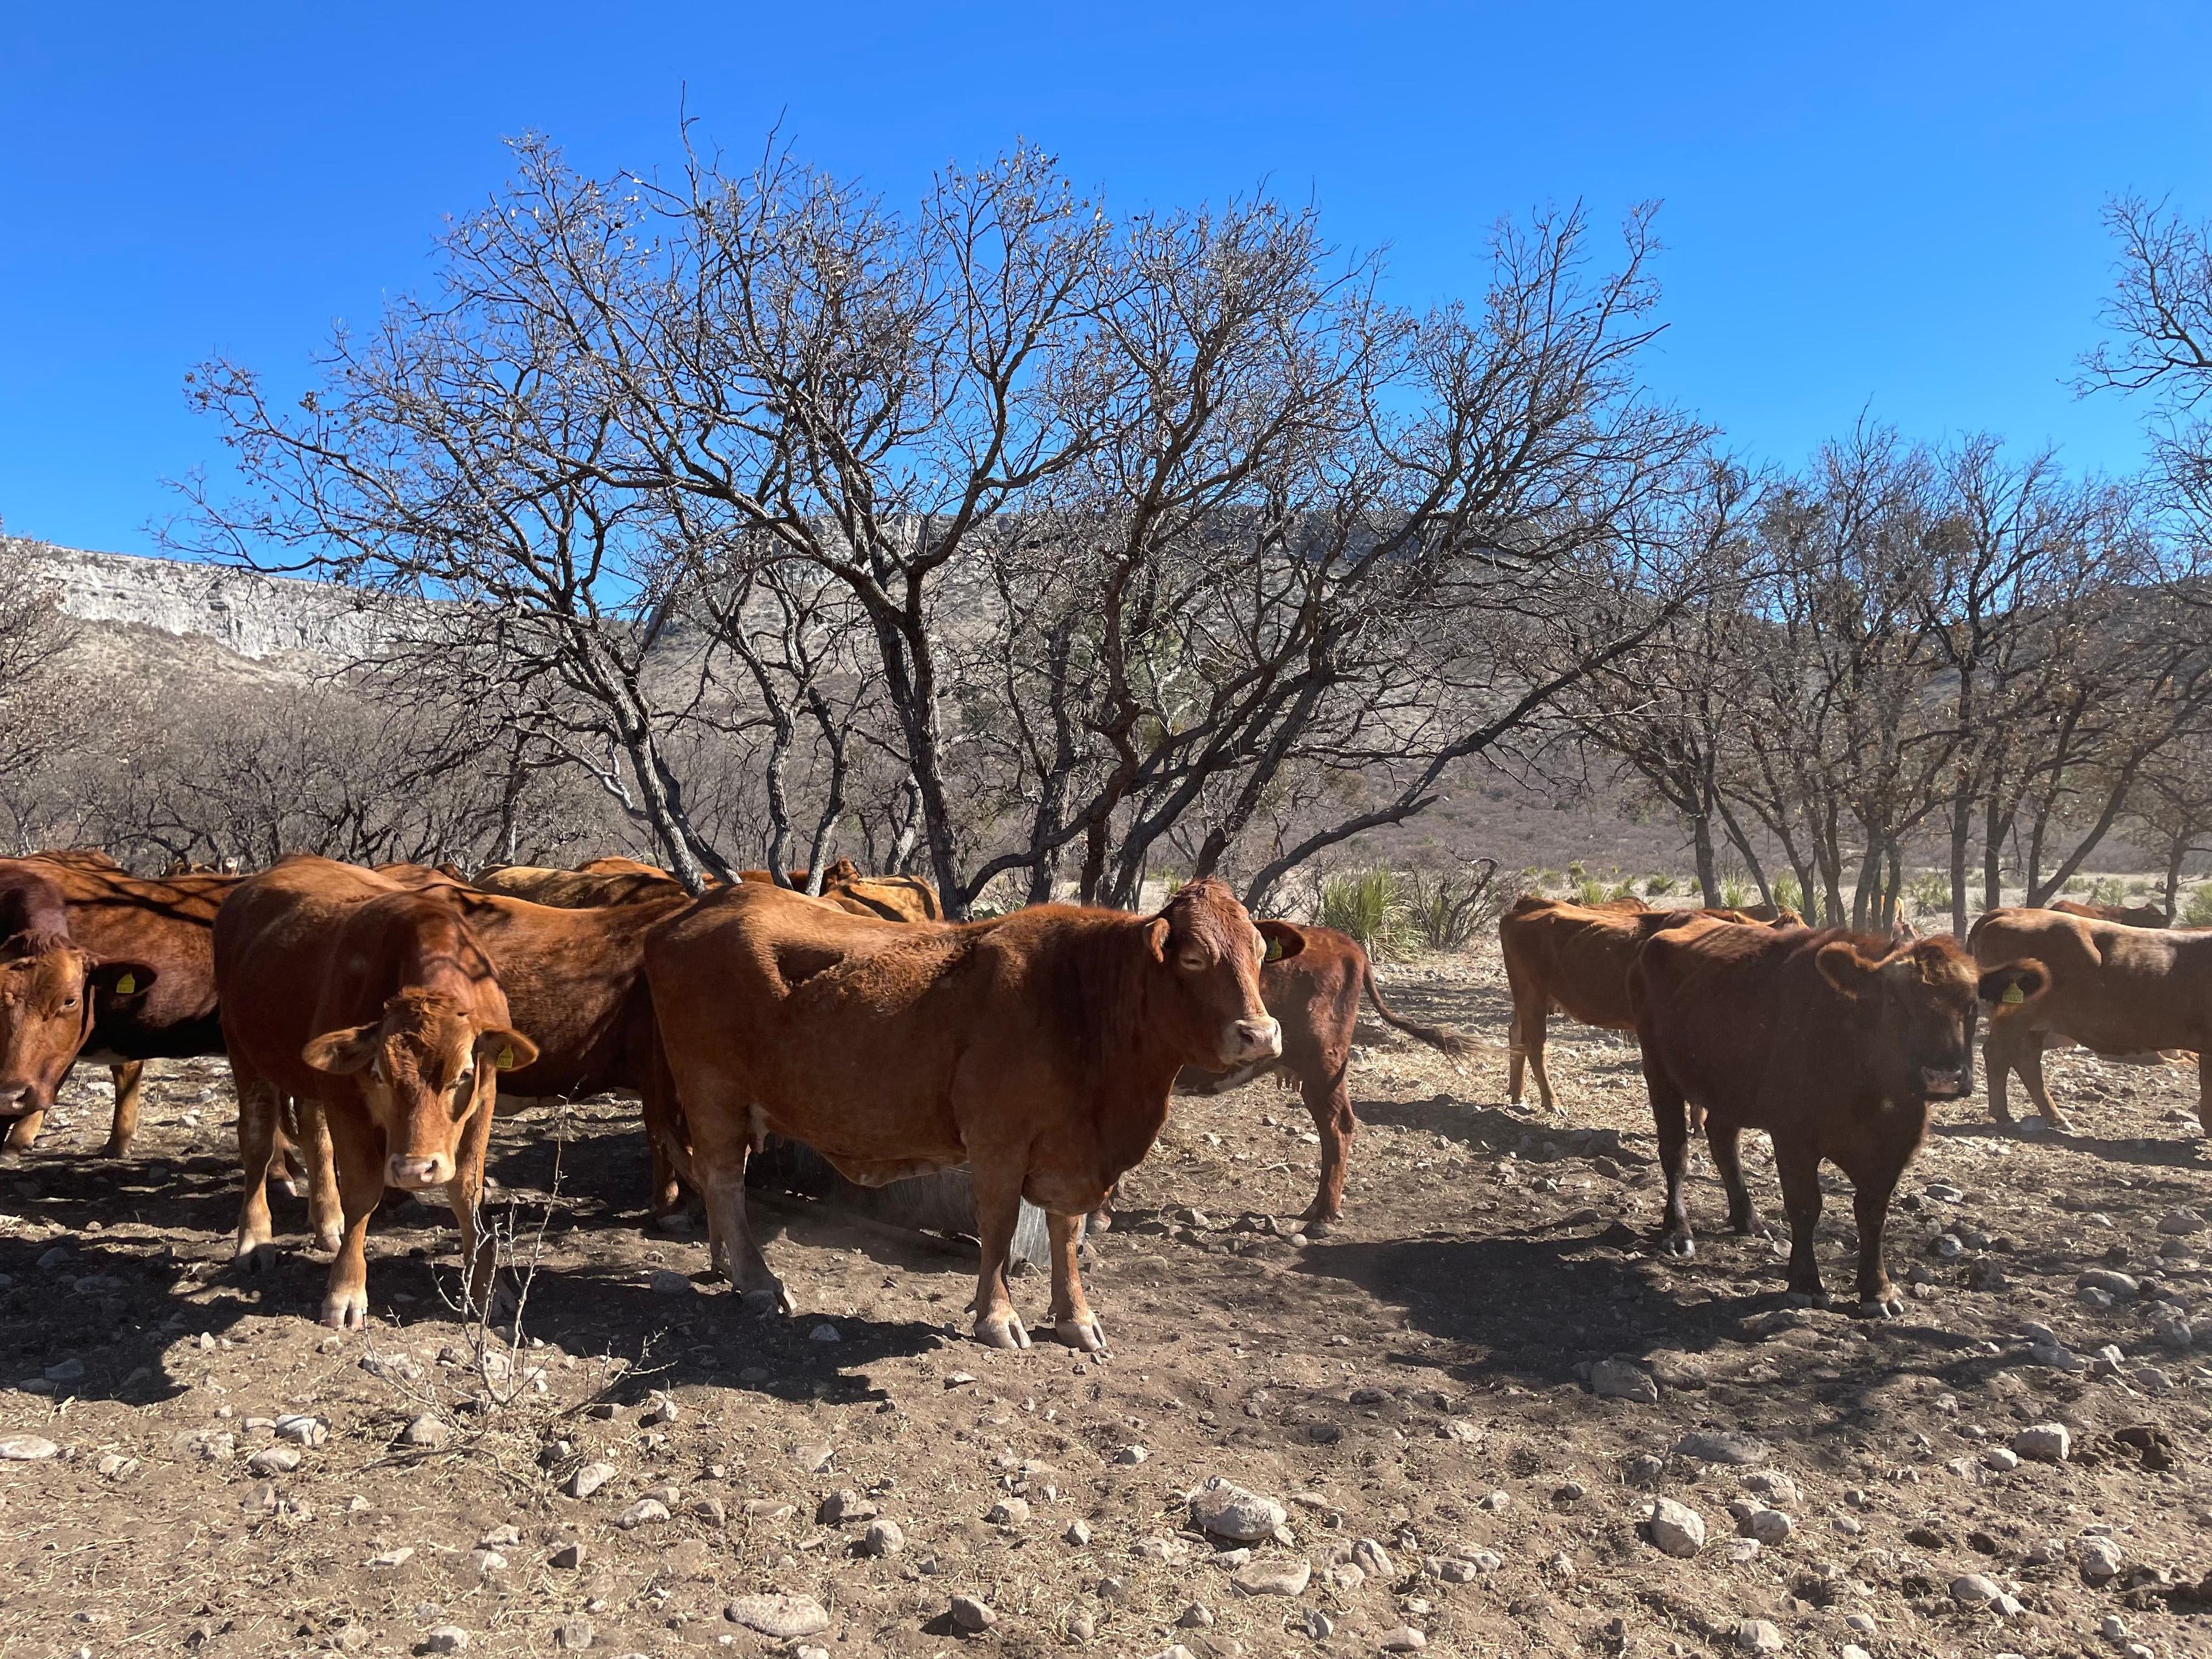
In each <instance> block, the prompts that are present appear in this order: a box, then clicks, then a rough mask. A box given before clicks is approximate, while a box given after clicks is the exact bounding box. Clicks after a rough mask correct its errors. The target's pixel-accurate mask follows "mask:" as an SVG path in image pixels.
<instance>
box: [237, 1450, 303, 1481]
mask: <svg viewBox="0 0 2212 1659" xmlns="http://www.w3.org/2000/svg"><path fill="white" fill-rule="evenodd" d="M299 1467H300V1449H299V1448H298V1447H297V1446H293V1445H276V1446H264V1447H263V1448H262V1449H260V1450H259V1451H258V1452H256V1453H254V1454H253V1455H252V1456H251V1457H249V1458H247V1459H246V1468H248V1469H250V1470H251V1471H252V1473H254V1474H291V1473H292V1471H293V1470H295V1469H296V1468H299Z"/></svg>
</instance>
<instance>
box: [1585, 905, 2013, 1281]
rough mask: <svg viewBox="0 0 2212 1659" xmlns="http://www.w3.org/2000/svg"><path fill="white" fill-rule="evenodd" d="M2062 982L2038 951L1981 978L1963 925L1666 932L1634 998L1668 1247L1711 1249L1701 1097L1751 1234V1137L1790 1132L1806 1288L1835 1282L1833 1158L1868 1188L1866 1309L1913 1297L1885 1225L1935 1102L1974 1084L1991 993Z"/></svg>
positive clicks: (1780, 1141)
mask: <svg viewBox="0 0 2212 1659" xmlns="http://www.w3.org/2000/svg"><path fill="white" fill-rule="evenodd" d="M2045 983H2046V980H2045V975H2044V972H2043V970H2042V969H2041V968H2040V967H2039V966H2038V965H2037V964H2036V963H2033V962H2021V963H2013V964H2011V965H2009V966H2008V967H2004V968H2000V969H1993V970H1991V971H1990V972H1987V973H1983V974H1977V972H1976V970H1975V967H1974V963H1973V959H1972V957H1969V956H1967V954H1966V952H1965V951H1963V950H1961V949H1960V946H1959V942H1958V941H1957V940H1956V939H1952V938H1951V937H1950V936H1949V935H1948V934H1942V935H1938V936H1937V937H1936V938H1933V939H1917V940H1915V941H1914V942H1912V943H1911V944H1910V945H1899V944H1897V943H1895V942H1894V941H1893V940H1890V939H1881V938H1877V937H1875V936H1872V935H1869V934H1854V933H1847V932H1845V931H1844V930H1843V929H1840V928H1831V929H1825V930H1821V931H1818V932H1814V931H1811V930H1808V929H1803V928H1798V929H1793V930H1791V931H1789V932H1776V931H1773V930H1771V929H1768V928H1764V927H1708V928H1703V929H1685V930H1679V931H1676V930H1668V931H1662V932H1661V933H1656V934H1654V935H1653V936H1652V937H1651V938H1650V939H1647V940H1646V941H1645V942H1644V945H1643V946H1642V947H1641V948H1640V949H1639V950H1638V951H1637V955H1636V961H1635V963H1634V965H1633V966H1632V967H1631V968H1630V969H1629V974H1628V995H1629V1002H1630V1006H1631V1007H1632V1010H1633V1012H1634V1015H1635V1020H1636V1036H1637V1040H1638V1042H1640V1043H1641V1044H1642V1045H1643V1049H1644V1085H1645V1086H1646V1087H1647V1088H1648V1089H1649V1090H1650V1096H1651V1114H1652V1117H1653V1120H1654V1121H1655V1123H1656V1127H1657V1129H1658V1133H1659V1161H1660V1164H1661V1165H1662V1167H1663V1168H1664V1170H1666V1174H1667V1202H1666V1212H1665V1221H1664V1225H1665V1243H1666V1247H1667V1249H1668V1250H1669V1251H1671V1252H1673V1253H1674V1254H1675V1255H1691V1254H1692V1253H1693V1251H1694V1250H1695V1249H1696V1246H1695V1244H1694V1243H1692V1237H1691V1232H1690V1218H1689V1214H1688V1212H1686V1210H1685V1209H1684V1208H1683V1206H1682V1176H1683V1171H1684V1169H1685V1167H1686V1164H1687V1162H1688V1151H1689V1133H1690V1127H1689V1119H1688V1115H1687V1112H1686V1107H1687V1106H1689V1105H1690V1104H1692V1103H1695V1104H1697V1105H1699V1106H1702V1107H1704V1108H1705V1135H1706V1140H1707V1144H1708V1145H1709V1146H1711V1149H1712V1155H1713V1166H1714V1168H1715V1169H1716V1170H1718V1171H1719V1173H1720V1177H1721V1183H1722V1185H1723V1186H1724V1187H1725V1188H1727V1189H1728V1196H1729V1225H1730V1226H1731V1227H1733V1228H1734V1229H1735V1231H1738V1232H1740V1233H1741V1232H1748V1231H1751V1225H1752V1207H1751V1194H1750V1190H1749V1189H1748V1188H1747V1187H1746V1186H1745V1185H1744V1180H1743V1167H1742V1164H1741V1162H1740V1161H1739V1158H1738V1156H1737V1144H1736V1143H1737V1139H1738V1137H1740V1136H1741V1134H1742V1133H1743V1132H1744V1131H1745V1130H1746V1129H1764V1130H1765V1131H1766V1133H1767V1134H1768V1135H1769V1136H1770V1137H1771V1139H1772V1140H1773V1143H1774V1164H1775V1172H1776V1174H1777V1175H1778V1176H1780V1178H1781V1182H1782V1198H1783V1204H1784V1207H1785V1208H1786V1210H1787V1211H1788V1212H1789V1216H1790V1290H1791V1291H1795V1292H1796V1293H1797V1294H1799V1295H1802V1296H1808V1297H1819V1296H1820V1294H1821V1291H1820V1268H1819V1267H1818V1266H1817V1265H1816V1264H1815V1262H1814V1256H1813V1237H1814V1228H1815V1226H1816V1225H1818V1223H1819V1221H1820V1160H1821V1159H1823V1158H1826V1159H1828V1160H1829V1161H1830V1162H1831V1163H1833V1164H1836V1165H1837V1166H1838V1167H1839V1168H1840V1169H1841V1170H1843V1171H1844V1174H1845V1175H1846V1176H1850V1181H1851V1185H1852V1187H1853V1188H1854V1194H1853V1200H1852V1207H1853V1210H1854V1212H1855V1213H1856V1214H1857V1220H1858V1231H1859V1267H1858V1291H1859V1303H1860V1305H1861V1308H1862V1310H1863V1311H1865V1312H1869V1313H1877V1314H1891V1313H1897V1312H1901V1311H1902V1310H1903V1308H1902V1304H1900V1303H1899V1301H1898V1299H1897V1295H1896V1292H1895V1291H1894V1290H1893V1289H1892V1287H1891V1285H1890V1282H1889V1276H1888V1274H1887V1272H1886V1271H1885V1270H1884V1268H1883V1266H1882V1255H1881V1235H1882V1226H1883V1223H1884V1222H1885V1220H1886V1219H1887V1215H1888V1212H1889V1199H1890V1194H1892V1193H1893V1191H1894V1190H1895V1189H1896V1187H1897V1182H1898V1177H1899V1176H1901V1175H1902V1174H1904V1172H1905V1165H1906V1164H1909V1163H1911V1159H1912V1156H1913V1154H1914V1153H1915V1152H1917V1151H1918V1150H1919V1148H1920V1143H1921V1142H1922V1140H1923V1139H1925V1138H1926V1136H1927V1133H1928V1116H1929V1103H1930V1102H1933V1101H1937V1100H1959V1099H1962V1098H1963V1097H1965V1096H1966V1094H1967V1093H1968V1091H1970V1090H1972V1087H1973V1078H1974V1050H1973V1038H1974V1023H1975V1019H1976V1017H1977V1013H1978V1005H1979V1004H1981V1003H1990V1002H1995V1001H1996V1000H1998V999H1999V998H2000V997H2002V996H2005V995H2008V994H2011V993H2013V992H2015V991H2017V992H2018V993H2019V994H2020V995H2021V998H2022V1001H2023V1004H2024V1006H2033V1003H2034V1000H2035V999H2036V998H2038V997H2039V996H2040V995H2041V994H2043V991H2044V988H2045Z"/></svg>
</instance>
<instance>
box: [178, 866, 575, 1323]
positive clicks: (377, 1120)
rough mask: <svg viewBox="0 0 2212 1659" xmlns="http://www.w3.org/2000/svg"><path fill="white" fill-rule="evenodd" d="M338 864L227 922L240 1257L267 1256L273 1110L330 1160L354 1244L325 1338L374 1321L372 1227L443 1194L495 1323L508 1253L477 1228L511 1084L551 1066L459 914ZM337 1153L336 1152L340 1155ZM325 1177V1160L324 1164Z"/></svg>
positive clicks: (345, 1258) (322, 1191)
mask: <svg viewBox="0 0 2212 1659" xmlns="http://www.w3.org/2000/svg"><path fill="white" fill-rule="evenodd" d="M455 891H457V889H453V888H450V887H436V888H428V889H410V888H408V887H405V886H402V885H400V884H398V883H396V882H394V881H393V880H392V879H391V878H388V877H385V876H381V875H379V874H377V873H376V872H373V871H368V870H362V869H357V868H356V867H354V866H349V865H343V864H336V863H333V862H331V860H327V859H319V858H307V857H294V858H288V859H285V860H283V861H282V862H281V863H279V864H277V865H276V866H275V867H274V868H272V869H270V870H267V871H264V872H262V873H261V874H259V875H258V876H253V877H251V878H247V879H246V881H245V882H243V883H242V884H240V887H239V890H238V891H237V892H236V893H235V894H234V895H233V896H232V897H231V899H230V901H229V902H228V903H226V904H225V905H224V906H223V908H222V914H221V915H219V916H218V917H217V918H216V929H215V958H216V979H217V982H218V984H219V985H220V987H221V988H222V1009H223V1030H224V1034H225V1036H226V1037H227V1038H228V1048H229V1053H230V1064H231V1072H232V1075H233V1076H234V1078H235V1079H236V1080H237V1085H238V1098H239V1120H238V1123H239V1155H240V1160H241V1161H242V1163H243V1164H244V1165H245V1176H246V1202H245V1206H244V1208H243V1210H242V1212H241V1213H240V1218H239V1227H238V1239H237V1254H238V1255H240V1257H241V1258H243V1259H245V1260H246V1261H248V1262H249V1263H252V1262H256V1261H261V1260H263V1259H264V1258H265V1257H266V1255H268V1253H269V1244H270V1223H269V1206H268V1200H267V1198H266V1196H265V1194H264V1182H265V1180H266V1177H267V1174H268V1170H269V1165H270V1159H271V1158H272V1156H273V1154H274V1152H275V1146H276V1143H275V1139H274V1136H273V1133H272V1131H273V1128H274V1126H275V1121H276V1102H277V1100H278V1098H279V1097H285V1096H289V1097H291V1098H293V1099H295V1100H296V1101H297V1102H298V1103H300V1116H301V1127H302V1130H303V1136H304V1138H306V1139H308V1140H309V1141H310V1143H311V1144H315V1145H317V1146H320V1145H323V1144H326V1145H327V1146H328V1148H329V1168H330V1169H331V1171H332V1172H333V1173H334V1175H335V1176H336V1182H335V1191H334V1192H331V1191H330V1190H328V1189H326V1188H325V1187H324V1184H323V1182H321V1181H320V1180H319V1181H318V1183H317V1187H318V1190H317V1192H316V1194H315V1198H316V1200H317V1203H318V1207H319V1209H320V1208H321V1206H323V1205H325V1204H326V1203H327V1202H328V1200H329V1199H330V1198H331V1197H335V1198H336V1200H337V1207H338V1209H339V1211H340V1212H341V1215H340V1217H322V1216H319V1225H325V1224H327V1223H329V1222H334V1221H337V1220H339V1219H340V1218H342V1221H343V1235H342V1237H340V1238H338V1239H337V1241H336V1243H337V1259H336V1260H335V1261H332V1263H331V1274H330V1283H329V1287H328V1289H327V1291H325V1295H324V1297H323V1305H322V1322H323V1323H325V1325H331V1326H336V1327H339V1328H346V1327H356V1328H357V1327H359V1326H361V1325H362V1324H363V1323H364V1322H366V1320H367V1318H368V1263H367V1260H366V1257H365V1255H364V1254H363V1251H364V1243H365V1240H366V1238H367V1236H368V1218H369V1217H370V1216H371V1215H372V1214H373V1213H374V1212H375V1210H376V1206H377V1204H378V1202H379V1200H380V1199H381V1198H382V1197H383V1195H384V1193H385V1190H386V1188H401V1189H403V1190H405V1191H410V1192H420V1191H423V1190H425V1189H428V1188H444V1189H445V1193H446V1198H447V1202H448V1203H449V1204H450V1205H451V1206H452V1207H453V1220H454V1223H455V1225H457V1226H458V1227H459V1230H460V1235H461V1259H462V1260H463V1261H465V1262H466V1263H467V1264H468V1274H469V1279H468V1296H469V1305H470V1306H471V1308H488V1307H489V1305H490V1304H489V1293H490V1291H491V1288H492V1286H491V1283H490V1278H491V1272H492V1268H493V1266H494V1259H493V1249H492V1244H493V1241H492V1239H491V1237H490V1235H489V1233H488V1232H485V1231H483V1230H481V1229H480V1228H479V1227H478V1225H477V1203H478V1200H479V1199H480V1198H481V1196H482V1194H483V1160H484V1148H485V1146H486V1144H487V1142H488V1141H489V1138H490V1134H491V1120H492V1112H493V1109H494V1107H495V1103H496V1099H497V1095H498V1074H499V1073H501V1072H502V1071H509V1070H519V1069H520V1068H521V1067H523V1066H528V1065H529V1064H531V1062H532V1061H533V1060H535V1059H536V1058H537V1052H538V1051H537V1049H536V1048H535V1046H534V1045H533V1044H532V1042H530V1040H529V1038H528V1037H526V1036H524V1035H523V1034H522V1033H520V1031H517V1030H513V1027H512V1025H511V1024H509V1016H508V1012H507V998H506V996H505V995H504V994H502V993H501V989H500V986H499V981H498V979H497V977H496V976H495V975H494V973H493V971H492V967H491V963H490V962H489V959H488V958H487V957H486V956H485V955H484V953H483V951H482V949H481V948H480V947H479V946H478V945H477V942H476V940H475V939H474V938H473V937H472V936H471V933H470V932H469V927H468V924H467V923H466V922H465V921H463V920H462V919H461V916H460V914H459V911H458V910H457V909H456V908H454V906H453V903H452V902H451V899H450V895H451V894H453V892H455ZM325 1137H326V1138H327V1139H326V1141H325ZM314 1163H315V1165H316V1167H317V1169H318V1171H320V1170H321V1168H322V1167H323V1160H322V1159H321V1158H316V1159H315V1160H314Z"/></svg>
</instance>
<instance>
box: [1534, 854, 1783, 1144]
mask: <svg viewBox="0 0 2212 1659" xmlns="http://www.w3.org/2000/svg"><path fill="white" fill-rule="evenodd" d="M1701 920H1705V921H1729V922H1737V923H1741V924H1745V925H1749V926H1756V927H1774V928H1784V927H1802V926H1803V925H1804V923H1803V921H1802V918H1801V917H1799V915H1797V913H1796V911H1795V910H1786V909H1785V910H1779V911H1778V912H1777V913H1776V915H1775V916H1774V917H1773V919H1772V920H1771V921H1757V920H1756V919H1754V918H1753V916H1751V915H1749V914H1748V913H1747V912H1745V911H1741V910H1686V909H1683V910H1658V909H1653V908H1650V906H1648V905H1644V904H1640V903H1638V902H1637V901H1636V900H1634V899H1615V900H1613V901H1611V902H1608V903H1605V904H1596V905H1585V904H1577V903H1574V902H1572V901H1571V900H1567V899H1547V898H1541V897H1538V896H1535V895H1534V894H1531V895H1530V896H1528V897H1526V898H1523V899H1521V900H1519V901H1518V902H1516V903H1515V905H1514V906H1513V908H1511V909H1510V910H1508V911H1507V912H1506V913H1505V914H1504V915H1503V916H1501V917H1500V918H1499V919H1498V949H1499V951H1500V953H1501V954H1502V955H1503V956H1504V958H1505V983H1506V987H1507V988H1508V990H1509V991H1510V994H1511V996H1512V999H1513V1024H1512V1028H1511V1030H1510V1033H1509V1034H1508V1037H1507V1042H1508V1044H1509V1047H1508V1050H1507V1061H1506V1093H1507V1097H1508V1098H1509V1099H1510V1100H1511V1102H1512V1103H1513V1104H1515V1105H1516V1106H1518V1105H1519V1104H1520V1103H1521V1095H1522V1079H1523V1076H1524V1072H1523V1067H1524V1066H1527V1067H1531V1068H1533V1069H1534V1072H1535V1073H1536V1090H1537V1093H1538V1096H1539V1097H1540V1098H1541V1101H1542V1103H1543V1108H1544V1109H1545V1110H1546V1111H1547V1112H1555V1111H1557V1110H1558V1109H1559V1103H1558V1102H1557V1100H1556V1099H1555V1098H1554V1097H1553V1093H1552V1079H1551V1075H1550V1073H1547V1071H1546V1070H1545V1068H1544V1043H1545V1040H1546V1038H1547V1036H1549V1034H1550V1026H1551V1014H1552V1011H1553V1009H1555V1008H1556V1009H1558V1010H1559V1012H1562V1013H1564V1014H1565V1015H1566V1016H1567V1018H1570V1019H1573V1020H1578V1021H1580V1022H1581V1023H1582V1024H1584V1025H1595V1026H1598V1027H1600V1028H1601V1029H1602V1030H1609V1031H1626V1030H1632V1029H1633V1028H1634V1026H1635V1024H1636V1022H1635V1018H1634V1017H1633V1016H1632V1014H1631V1012H1629V1006H1628V964H1629V963H1632V962H1633V961H1634V960H1635V959H1636V952H1637V949H1638V946H1640V945H1642V944H1643V943H1644V940H1645V939H1650V937H1651V936H1652V935H1653V934H1654V933H1659V932H1662V931H1663V930H1665V929H1668V928H1673V927H1683V926H1686V924H1688V923H1690V922H1692V921H1701Z"/></svg>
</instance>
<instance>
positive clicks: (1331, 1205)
mask: <svg viewBox="0 0 2212 1659" xmlns="http://www.w3.org/2000/svg"><path fill="white" fill-rule="evenodd" d="M1327 1059H1328V1065H1329V1070H1330V1075H1329V1076H1328V1077H1326V1078H1315V1077H1306V1078H1303V1079H1300V1080H1299V1081H1300V1084H1301V1086H1302V1087H1303V1089H1304V1095H1305V1103H1306V1110H1307V1111H1309V1112H1310V1113H1311V1114H1312V1115H1313V1121H1314V1127H1315V1128H1316V1130H1317V1131H1319V1132H1320V1134H1321V1185H1320V1187H1319V1188H1316V1191H1315V1193H1314V1197H1313V1202H1312V1203H1310V1204H1309V1205H1307V1206H1306V1211H1305V1220H1306V1224H1307V1225H1306V1236H1307V1237H1309V1238H1326V1237H1328V1231H1329V1228H1330V1226H1331V1225H1332V1224H1334V1222H1336V1221H1337V1220H1339V1219H1340V1218H1342V1216H1343V1214H1344V1172H1345V1169H1346V1165H1347V1164H1350V1162H1351V1160H1352V1136H1354V1135H1355V1134H1357V1133H1358V1132H1359V1120H1358V1118H1356V1117H1354V1116H1353V1115H1352V1091H1351V1090H1350V1089H1349V1088H1347V1087H1346V1083H1345V1079H1346V1056H1345V1055H1343V1054H1334V1055H1330V1056H1328V1057H1327Z"/></svg>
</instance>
